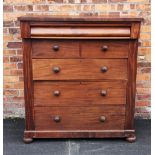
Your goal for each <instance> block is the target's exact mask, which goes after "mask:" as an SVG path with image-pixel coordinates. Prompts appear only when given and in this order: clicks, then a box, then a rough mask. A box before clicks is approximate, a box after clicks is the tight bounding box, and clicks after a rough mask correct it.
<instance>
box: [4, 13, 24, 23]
mask: <svg viewBox="0 0 155 155" xmlns="http://www.w3.org/2000/svg"><path fill="white" fill-rule="evenodd" d="M24 15H26V12H13V13H11V12H6V13H4V15H3V19H4V21H16V20H17V17H20V16H24Z"/></svg>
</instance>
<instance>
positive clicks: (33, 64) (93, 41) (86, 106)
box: [19, 16, 142, 143]
mask: <svg viewBox="0 0 155 155" xmlns="http://www.w3.org/2000/svg"><path fill="white" fill-rule="evenodd" d="M19 20H20V22H21V36H22V41H23V57H24V89H25V113H26V118H25V119H26V128H25V132H24V141H25V142H27V143H29V142H31V141H32V140H33V139H34V138H108V137H118V138H121V137H122V138H123V137H124V138H126V139H127V140H128V141H130V142H133V141H135V139H136V136H135V129H134V106H135V86H136V63H137V62H136V61H137V47H138V37H139V31H140V23H141V20H142V19H141V18H130V17H127V18H125V17H108V16H107V17H102V16H100V17H76V16H75V17H55V16H54V17H51V16H41V17H39V16H31V17H30V16H24V17H20V18H19Z"/></svg>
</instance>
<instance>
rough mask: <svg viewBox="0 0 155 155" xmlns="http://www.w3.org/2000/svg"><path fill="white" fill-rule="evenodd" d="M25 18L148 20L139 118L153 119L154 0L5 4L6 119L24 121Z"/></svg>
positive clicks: (18, 0)
mask: <svg viewBox="0 0 155 155" xmlns="http://www.w3.org/2000/svg"><path fill="white" fill-rule="evenodd" d="M25 14H50V15H79V14H80V15H81V14H89V15H93V14H95V15H105V14H120V15H133V16H139V17H144V19H145V21H144V23H143V24H142V28H141V34H140V41H139V50H138V71H137V96H136V117H142V118H149V117H150V65H151V64H150V61H151V60H150V55H151V54H150V46H151V45H150V44H151V42H150V39H151V36H150V32H151V30H150V24H151V23H150V0H4V117H24V94H23V62H22V51H21V38H20V29H19V22H18V21H17V17H18V16H21V15H25Z"/></svg>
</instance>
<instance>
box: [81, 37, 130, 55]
mask: <svg viewBox="0 0 155 155" xmlns="http://www.w3.org/2000/svg"><path fill="white" fill-rule="evenodd" d="M81 49H82V54H81V55H82V57H83V58H128V51H129V41H128V40H90V41H83V42H82V43H81Z"/></svg>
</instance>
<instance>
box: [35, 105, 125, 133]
mask: <svg viewBox="0 0 155 155" xmlns="http://www.w3.org/2000/svg"><path fill="white" fill-rule="evenodd" d="M34 114H35V129H36V130H119V129H120V130H121V129H124V122H125V107H124V106H98V107H91V106H90V107H35V108H34Z"/></svg>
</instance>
